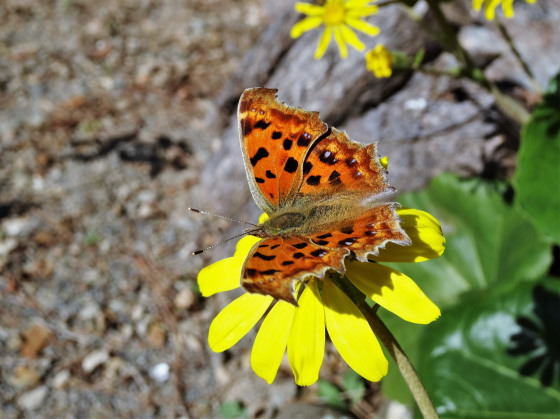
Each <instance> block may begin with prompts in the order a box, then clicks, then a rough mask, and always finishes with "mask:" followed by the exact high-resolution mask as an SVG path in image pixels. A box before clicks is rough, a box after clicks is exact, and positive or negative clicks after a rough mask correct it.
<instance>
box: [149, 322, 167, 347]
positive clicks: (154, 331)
mask: <svg viewBox="0 0 560 419" xmlns="http://www.w3.org/2000/svg"><path fill="white" fill-rule="evenodd" d="M166 339H167V333H166V331H165V329H164V328H163V327H162V326H161V324H159V323H152V324H151V325H150V327H149V329H148V341H149V342H150V344H151V345H152V346H154V347H156V348H161V347H162V346H163V345H165V341H166Z"/></svg>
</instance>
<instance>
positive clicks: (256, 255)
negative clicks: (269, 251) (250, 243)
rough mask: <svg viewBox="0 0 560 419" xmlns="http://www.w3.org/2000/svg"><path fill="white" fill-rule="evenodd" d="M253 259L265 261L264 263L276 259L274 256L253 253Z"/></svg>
mask: <svg viewBox="0 0 560 419" xmlns="http://www.w3.org/2000/svg"><path fill="white" fill-rule="evenodd" d="M253 257H254V258H259V259H262V260H266V261H271V260H273V259H276V255H263V254H262V253H260V252H255V253H253Z"/></svg>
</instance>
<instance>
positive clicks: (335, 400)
mask: <svg viewBox="0 0 560 419" xmlns="http://www.w3.org/2000/svg"><path fill="white" fill-rule="evenodd" d="M317 395H318V396H319V398H320V399H321V400H322V401H323V402H324V403H326V404H328V405H329V406H332V407H336V408H340V409H345V408H346V402H345V401H344V398H343V397H342V394H341V392H340V390H339V388H338V387H337V386H335V385H334V384H332V383H330V382H329V381H325V380H319V381H318V382H317Z"/></svg>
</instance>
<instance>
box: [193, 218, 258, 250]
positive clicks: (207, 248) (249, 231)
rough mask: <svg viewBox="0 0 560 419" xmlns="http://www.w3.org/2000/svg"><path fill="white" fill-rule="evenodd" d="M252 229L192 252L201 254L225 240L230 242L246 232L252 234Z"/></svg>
mask: <svg viewBox="0 0 560 419" xmlns="http://www.w3.org/2000/svg"><path fill="white" fill-rule="evenodd" d="M210 215H213V214H210ZM252 231H253V230H246V231H244V232H243V233H240V234H237V235H235V236H233V237H230V238H229V239H225V240H222V241H221V242H219V243H216V244H213V245H212V246H209V247H205V248H204V249H200V250H195V251H194V252H192V254H193V255H200V254H201V253H202V252H206V251H207V250H210V249H213V248H214V247H216V246H219V245H221V244H224V243H225V242H228V241H230V240H233V239H236V238H238V237H241V236H244V235H246V234H250V233H251V232H252Z"/></svg>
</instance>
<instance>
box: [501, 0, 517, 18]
mask: <svg viewBox="0 0 560 419" xmlns="http://www.w3.org/2000/svg"><path fill="white" fill-rule="evenodd" d="M502 10H503V11H504V15H505V16H506V17H507V18H508V19H510V18H512V17H513V15H514V11H513V0H503V1H502Z"/></svg>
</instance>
